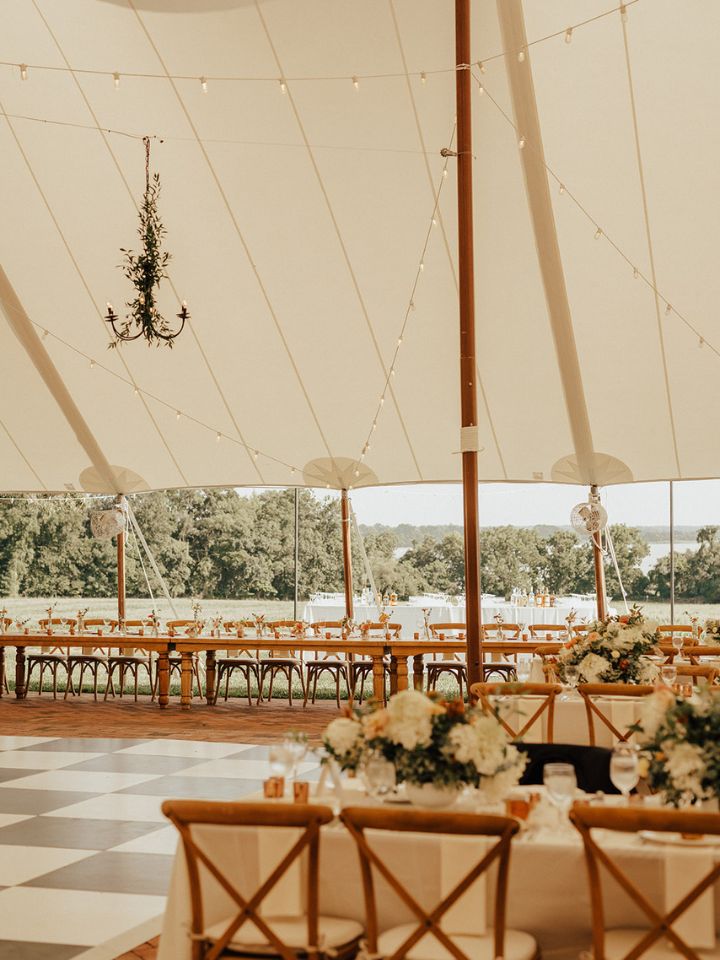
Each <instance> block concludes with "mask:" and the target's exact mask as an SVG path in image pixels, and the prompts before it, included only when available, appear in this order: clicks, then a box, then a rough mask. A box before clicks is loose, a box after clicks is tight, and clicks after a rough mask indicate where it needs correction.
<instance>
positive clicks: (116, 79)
mask: <svg viewBox="0 0 720 960" xmlns="http://www.w3.org/2000/svg"><path fill="white" fill-rule="evenodd" d="M113 83H114V85H115V89H116V90H117V88H118V87H119V86H120V74H119V73H118V72H117V71H116V72H115V73H114V74H113Z"/></svg>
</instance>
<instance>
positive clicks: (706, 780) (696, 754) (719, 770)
mask: <svg viewBox="0 0 720 960" xmlns="http://www.w3.org/2000/svg"><path fill="white" fill-rule="evenodd" d="M635 729H636V732H637V739H638V744H639V746H640V749H641V751H642V754H641V755H642V760H643V768H644V769H643V775H644V776H645V777H646V778H647V781H648V783H649V784H650V786H651V787H652V788H653V790H656V791H659V792H660V793H662V794H663V797H664V799H665V802H667V803H671V804H673V806H676V807H678V806H685V805H687V804H691V803H698V802H701V801H703V800H709V799H712V798H715V797H717V796H718V795H719V794H720V697H718V695H717V694H716V693H713V691H712V689H711V687H710V686H709V685H700V686H698V687H697V688H696V690H695V692H694V693H693V695H692V697H689V698H687V699H683V698H680V697H676V696H675V694H674V693H673V692H672V690H670V689H669V688H668V687H659V688H658V689H657V690H656V691H655V693H653V694H651V695H650V696H649V697H645V699H644V700H643V703H642V706H641V710H640V719H639V721H638V723H637V724H636V727H635Z"/></svg>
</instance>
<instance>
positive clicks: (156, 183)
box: [105, 137, 190, 348]
mask: <svg viewBox="0 0 720 960" xmlns="http://www.w3.org/2000/svg"><path fill="white" fill-rule="evenodd" d="M143 144H144V145H145V193H144V195H143V201H142V205H141V207H140V213H139V218H140V226H139V227H138V235H139V237H140V240H141V242H142V249H141V251H140V253H135V252H134V251H132V250H127V249H126V248H124V247H121V248H120V252H121V253H122V254H123V257H124V259H125V263H124V264H122V270H123V272H124V273H125V276H126V277H127V278H128V280H129V281H130V282H131V283H132V285H133V287H134V288H135V297H134V298H133V299H132V300H129V301H126V303H125V306H126V307H127V308H128V310H129V313H128V314H126V316H125V318H124V319H123V320H122V321H121V320H120V318H119V317H118V315H117V314H116V313H115V311H114V310H113V306H112V304H111V303H108V305H107V311H108V312H107V315H106V317H105V319H106V321H107V322H108V323H109V324H110V326H111V327H112V331H113V333H114V335H115V340H114V341H113V342H112V343H111V344H110V347H111V348H112V347H117V345H118V344H119V343H121V342H124V341H130V340H137V339H139V338H140V337H144V338H145V339H146V340H147V342H148V346H150V345H151V344H153V343H154V344H155V345H156V346H160V344H161V343H164V344H165V345H166V346H168V347H172V345H173V341H174V340H175V338H176V337H178V336H179V335H180V334H181V333H182V331H183V328H184V327H185V321H186V320H188V319H189V317H190V314H189V313H188V310H187V304H186V303H185V301H184V300H183V302H182V305H181V308H180V313H178V314H177V317H178V320H180V326H179V328H178V329H177V330H174V331H173V330H172V328H171V326H170V324H169V323H168V322H167V320H166V319H165V318H164V317H163V316H162V314H161V313H160V311H159V310H158V307H157V301H156V288H159V287H160V282H161V280H164V279H168V274H167V265H168V263H169V262H170V260H171V259H172V254H170V253H168V252H167V251H163V250H162V241H163V237H164V236H165V235H166V233H167V230H166V229H165V227H164V226H163V222H162V220H161V219H160V213H159V212H158V199H159V197H160V174H159V173H154V174H153V175H152V177H151V176H150V138H149V137H143Z"/></svg>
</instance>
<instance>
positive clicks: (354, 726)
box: [325, 717, 362, 757]
mask: <svg viewBox="0 0 720 960" xmlns="http://www.w3.org/2000/svg"><path fill="white" fill-rule="evenodd" d="M361 737H362V727H361V726H360V724H359V723H358V721H357V720H353V719H351V718H350V717H338V719H337V720H331V721H330V723H329V724H328V725H327V727H326V728H325V740H326V742H327V744H328V745H329V746H330V748H331V749H332V750H333V752H334V753H336V754H337V755H338V756H339V757H343V756H345V755H347V754H350V753H352V752H353V750H354V749H355V748H356V747H357V746H358V741H359V740H360V738H361Z"/></svg>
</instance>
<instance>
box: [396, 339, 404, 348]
mask: <svg viewBox="0 0 720 960" xmlns="http://www.w3.org/2000/svg"><path fill="white" fill-rule="evenodd" d="M402 341H403V338H402V337H398V341H397V345H398V346H400V345H401V344H402Z"/></svg>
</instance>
